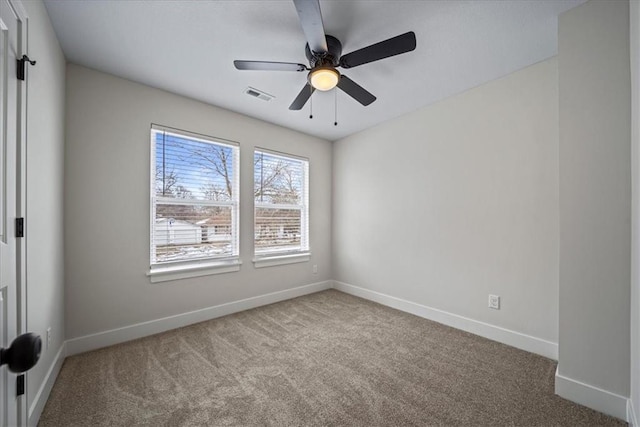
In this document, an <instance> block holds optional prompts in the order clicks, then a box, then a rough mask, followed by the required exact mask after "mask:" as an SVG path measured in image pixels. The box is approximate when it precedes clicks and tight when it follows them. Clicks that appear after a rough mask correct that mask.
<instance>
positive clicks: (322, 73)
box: [309, 67, 340, 91]
mask: <svg viewBox="0 0 640 427" xmlns="http://www.w3.org/2000/svg"><path fill="white" fill-rule="evenodd" d="M339 80H340V73H339V72H338V71H337V70H336V69H335V68H333V67H317V68H314V69H313V70H311V72H310V73H309V83H310V84H311V86H313V87H314V88H315V89H317V90H322V91H326V90H331V89H333V88H334V87H336V85H337V84H338V81H339Z"/></svg>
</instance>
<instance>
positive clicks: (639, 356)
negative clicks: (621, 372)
mask: <svg viewBox="0 0 640 427" xmlns="http://www.w3.org/2000/svg"><path fill="white" fill-rule="evenodd" d="M630 7H631V19H630V24H631V38H630V41H631V44H630V46H629V47H630V53H631V88H632V91H631V99H632V110H631V118H632V122H631V123H632V124H631V135H632V137H631V153H632V155H631V172H632V179H631V188H632V195H631V201H632V214H631V218H632V221H631V227H632V234H631V239H632V240H631V402H632V405H633V408H634V411H635V414H636V417H637V416H638V415H640V414H638V411H640V265H639V260H640V173H639V172H640V171H639V170H638V168H639V167H640V120H639V119H638V118H639V116H640V2H637V1H633V2H631V3H630Z"/></svg>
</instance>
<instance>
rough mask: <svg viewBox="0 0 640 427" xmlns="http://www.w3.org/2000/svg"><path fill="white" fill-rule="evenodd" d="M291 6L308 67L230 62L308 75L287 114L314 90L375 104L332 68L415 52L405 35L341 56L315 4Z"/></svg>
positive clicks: (305, 1)
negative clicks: (336, 90) (335, 91)
mask: <svg viewBox="0 0 640 427" xmlns="http://www.w3.org/2000/svg"><path fill="white" fill-rule="evenodd" d="M293 3H294V4H295V6H296V10H297V11H298V16H299V18H300V23H301V24H302V30H303V31H304V35H305V37H306V38H307V44H306V46H305V55H306V57H307V59H308V60H309V65H310V67H307V66H306V65H304V64H296V63H292V62H268V61H233V65H235V67H236V68H237V69H238V70H262V71H298V72H302V71H309V74H308V76H307V84H306V85H305V86H304V87H303V88H302V90H301V91H300V93H299V94H298V96H297V97H296V99H294V100H293V103H292V104H291V105H290V106H289V109H290V110H300V109H302V107H303V106H304V104H305V103H306V102H307V100H309V98H310V97H311V94H312V93H313V92H314V91H315V90H316V89H317V90H321V91H327V90H331V89H333V88H334V87H336V86H337V87H338V88H340V89H342V90H343V91H344V92H345V93H347V94H348V95H349V96H351V97H352V98H353V99H355V100H356V101H358V102H359V103H361V104H362V105H364V106H367V105H369V104H371V103H372V102H373V101H375V100H376V97H375V96H373V95H372V94H371V93H370V92H369V91H367V90H366V89H364V88H363V87H362V86H360V85H359V84H357V83H356V82H354V81H353V80H351V79H350V78H349V77H347V76H345V75H344V74H340V72H338V70H336V68H337V67H342V68H353V67H357V66H358V65H363V64H367V63H369V62H374V61H378V60H380V59H384V58H388V57H390V56H395V55H400V54H402V53H406V52H410V51H412V50H414V49H415V48H416V35H415V33H414V32H413V31H409V32H407V33H404V34H401V35H399V36H396V37H392V38H390V39H387V40H384V41H381V42H379V43H375V44H372V45H370V46H367V47H363V48H362V49H358V50H356V51H353V52H351V53H347V54H346V55H342V43H340V40H338V39H337V38H335V37H333V36H330V35H325V33H324V26H323V24H322V14H321V12H320V3H319V0H293Z"/></svg>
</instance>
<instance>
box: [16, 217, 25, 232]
mask: <svg viewBox="0 0 640 427" xmlns="http://www.w3.org/2000/svg"><path fill="white" fill-rule="evenodd" d="M16 237H24V218H16Z"/></svg>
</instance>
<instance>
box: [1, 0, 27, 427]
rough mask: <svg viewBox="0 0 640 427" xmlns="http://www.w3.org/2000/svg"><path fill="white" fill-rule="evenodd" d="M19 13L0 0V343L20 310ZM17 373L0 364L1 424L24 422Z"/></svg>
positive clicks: (8, 338) (13, 330) (14, 331)
mask: <svg viewBox="0 0 640 427" xmlns="http://www.w3.org/2000/svg"><path fill="white" fill-rule="evenodd" d="M21 31H22V26H21V25H20V18H19V15H18V12H17V11H16V9H15V8H14V5H13V4H12V3H11V2H10V1H9V0H0V297H1V302H0V346H2V347H5V348H6V347H8V346H9V345H10V344H11V342H12V341H13V339H14V338H15V337H16V336H17V335H18V332H20V331H19V330H18V328H19V326H18V321H19V315H20V306H19V301H18V297H19V289H20V287H19V286H18V283H17V272H18V259H19V251H18V250H17V244H16V237H15V235H16V234H15V233H16V230H15V228H16V227H15V221H16V217H17V212H18V209H19V203H21V202H20V199H19V197H20V192H19V191H18V183H19V182H20V181H19V175H18V174H19V173H20V172H21V171H20V167H19V165H18V163H19V162H21V159H20V157H19V155H20V149H21V147H22V144H21V138H22V137H21V136H20V135H21V134H22V132H21V130H20V126H21V123H22V121H20V118H21V115H22V114H21V113H20V112H21V111H22V108H20V107H19V106H21V105H22V100H21V99H20V98H21V97H22V93H23V90H22V87H21V85H22V83H19V80H17V78H16V69H17V64H16V62H17V61H16V59H17V57H18V54H20V57H21V56H22V49H21V46H20V45H19V43H22V39H23V38H22V37H21V34H20V33H19V32H21ZM16 379H17V375H16V374H14V373H11V372H9V370H8V369H7V367H6V366H2V367H1V368H0V405H1V406H0V426H2V427H4V426H15V425H18V424H19V423H20V424H23V423H24V422H25V421H26V420H23V419H22V418H23V417H22V416H20V415H21V414H20V410H19V407H20V405H19V398H18V396H17V395H16Z"/></svg>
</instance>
